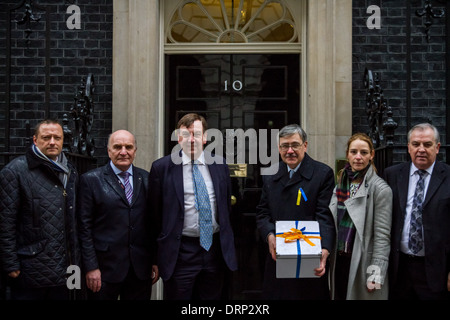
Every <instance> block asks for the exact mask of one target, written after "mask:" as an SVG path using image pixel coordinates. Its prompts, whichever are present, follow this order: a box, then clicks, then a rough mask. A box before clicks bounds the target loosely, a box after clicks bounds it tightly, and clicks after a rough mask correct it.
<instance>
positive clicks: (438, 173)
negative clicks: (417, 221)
mask: <svg viewBox="0 0 450 320" xmlns="http://www.w3.org/2000/svg"><path fill="white" fill-rule="evenodd" d="M442 171H443V170H442V166H441V164H440V163H439V162H437V161H436V163H435V165H434V169H433V173H432V174H431V177H430V182H429V184H428V189H427V194H426V195H425V200H424V202H423V204H422V207H425V206H426V205H427V203H428V201H430V199H431V197H432V196H433V195H434V193H435V192H436V191H437V189H438V188H439V186H440V185H441V183H442V181H443V179H444V177H445V175H444V174H442Z"/></svg>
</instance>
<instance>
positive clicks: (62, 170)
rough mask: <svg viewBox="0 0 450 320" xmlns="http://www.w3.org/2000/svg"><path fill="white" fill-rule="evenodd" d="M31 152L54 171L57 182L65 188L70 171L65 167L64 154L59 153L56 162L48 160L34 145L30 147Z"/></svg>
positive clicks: (65, 159)
mask: <svg viewBox="0 0 450 320" xmlns="http://www.w3.org/2000/svg"><path fill="white" fill-rule="evenodd" d="M31 147H32V148H31V150H33V153H34V154H35V155H36V156H37V157H38V158H39V159H41V160H43V161H45V162H46V163H48V164H49V166H50V168H51V169H52V170H53V171H55V173H56V174H57V176H58V178H59V180H60V181H61V183H62V184H63V186H64V188H66V186H67V180H68V178H69V174H70V169H69V167H68V166H67V158H66V156H65V155H64V153H62V152H61V153H60V154H59V156H58V159H57V160H56V161H54V160H52V159H50V158H48V157H47V156H46V155H45V154H43V153H42V151H41V150H39V148H38V147H36V145H34V144H33V145H32V146H31Z"/></svg>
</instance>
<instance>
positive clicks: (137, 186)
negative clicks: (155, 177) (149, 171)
mask: <svg viewBox="0 0 450 320" xmlns="http://www.w3.org/2000/svg"><path fill="white" fill-rule="evenodd" d="M141 186H142V176H141V175H140V174H139V173H138V172H137V170H136V168H135V167H134V166H133V199H132V201H131V205H133V204H134V202H135V201H136V199H137V198H138V197H139V192H140V191H141Z"/></svg>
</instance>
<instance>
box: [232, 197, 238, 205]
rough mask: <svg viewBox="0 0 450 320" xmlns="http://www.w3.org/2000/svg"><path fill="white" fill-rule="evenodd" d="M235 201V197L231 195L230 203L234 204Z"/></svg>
mask: <svg viewBox="0 0 450 320" xmlns="http://www.w3.org/2000/svg"><path fill="white" fill-rule="evenodd" d="M236 202H237V199H236V197H235V196H231V205H232V206H234V205H235V204H236Z"/></svg>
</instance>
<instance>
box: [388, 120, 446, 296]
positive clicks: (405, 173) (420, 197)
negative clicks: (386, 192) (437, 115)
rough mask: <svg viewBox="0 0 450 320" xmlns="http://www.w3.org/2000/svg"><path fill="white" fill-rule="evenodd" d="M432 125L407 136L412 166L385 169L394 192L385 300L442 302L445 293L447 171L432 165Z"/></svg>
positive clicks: (435, 141) (435, 145) (435, 136)
mask: <svg viewBox="0 0 450 320" xmlns="http://www.w3.org/2000/svg"><path fill="white" fill-rule="evenodd" d="M440 145H441V144H440V139H439V132H438V130H437V129H436V127H434V126H433V125H431V124H428V123H422V124H418V125H416V126H414V127H413V128H412V129H411V130H410V131H409V133H408V152H409V155H410V156H411V161H409V162H406V163H402V164H398V165H395V166H392V167H389V168H387V169H386V170H385V172H384V176H385V179H386V181H387V183H388V184H389V185H390V186H391V188H392V191H393V212H392V232H391V233H392V234H391V257H390V262H389V268H390V272H389V273H390V299H419V300H442V299H449V296H450V295H449V291H450V232H449V230H450V167H449V166H448V165H446V164H445V163H442V162H439V161H436V156H437V154H438V153H439V148H440Z"/></svg>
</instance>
